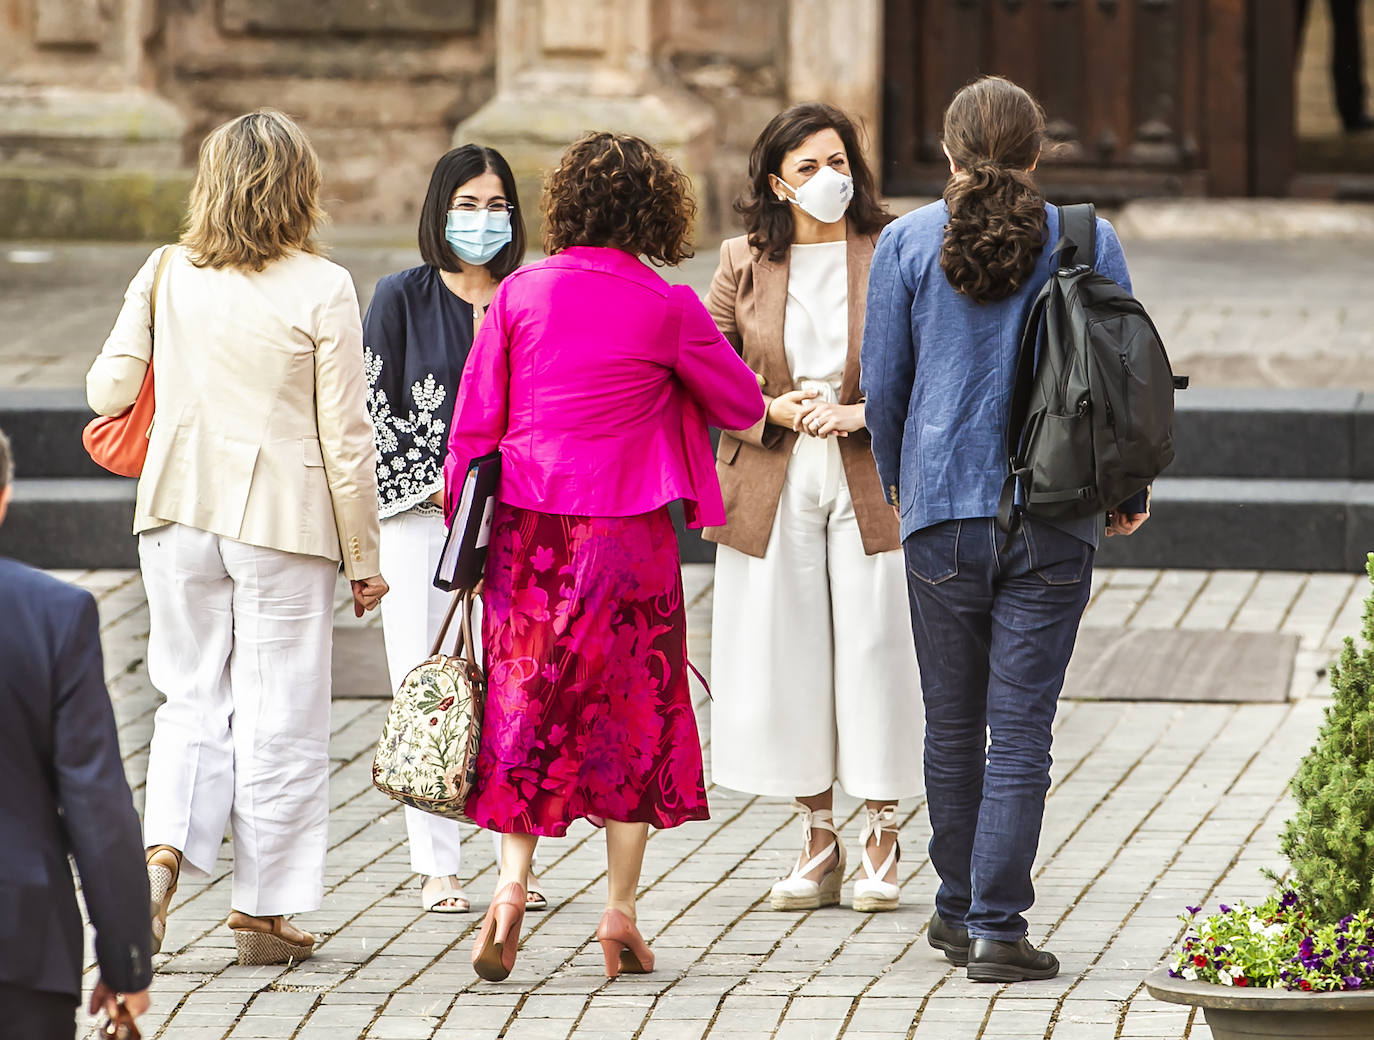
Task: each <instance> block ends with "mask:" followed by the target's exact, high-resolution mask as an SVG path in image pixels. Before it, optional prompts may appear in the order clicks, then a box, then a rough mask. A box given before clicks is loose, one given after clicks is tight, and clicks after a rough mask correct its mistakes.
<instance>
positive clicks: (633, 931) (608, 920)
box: [596, 907, 654, 979]
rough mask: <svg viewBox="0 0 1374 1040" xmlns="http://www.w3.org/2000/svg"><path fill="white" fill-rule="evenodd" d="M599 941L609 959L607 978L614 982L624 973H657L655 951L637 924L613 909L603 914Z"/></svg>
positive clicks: (607, 962) (598, 931)
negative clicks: (655, 970)
mask: <svg viewBox="0 0 1374 1040" xmlns="http://www.w3.org/2000/svg"><path fill="white" fill-rule="evenodd" d="M596 939H597V942H599V943H601V954H602V956H603V957H605V959H606V978H608V979H613V978H615V977H616V976H617V975H619V974H620V973H621V972H624V973H625V974H627V975H647V974H648V973H649V972H651V971H653V970H654V951H653V950H651V949H649V944H648V943H646V942H645V941H644V937H643V936H642V935H640V934H639V929H638V928H636V927H635V923H634V922H633V921H631V920H630V919H629V918H628V917H626V916H625V915H624V914H623V913H621V912H620V911H619V910H616V909H615V908H614V907H612V908H610V909H608V910H607V911H606V912H605V913H604V914H602V915H601V924H600V925H598V926H597V929H596Z"/></svg>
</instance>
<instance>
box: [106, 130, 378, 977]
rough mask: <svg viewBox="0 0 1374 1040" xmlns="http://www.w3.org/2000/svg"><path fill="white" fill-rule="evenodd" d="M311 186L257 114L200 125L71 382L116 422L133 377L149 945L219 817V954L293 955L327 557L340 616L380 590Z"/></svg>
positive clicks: (304, 895) (316, 865) (202, 866)
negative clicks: (163, 224) (187, 187)
mask: <svg viewBox="0 0 1374 1040" xmlns="http://www.w3.org/2000/svg"><path fill="white" fill-rule="evenodd" d="M319 190H320V167H319V161H318V160H317V158H316V156H315V152H314V149H313V148H312V147H311V145H310V142H309V140H308V139H307V138H306V136H305V134H304V133H302V132H301V130H300V128H299V127H297V126H296V124H295V123H293V122H292V121H291V120H290V119H288V118H287V117H286V116H284V115H282V114H281V113H280V112H276V111H272V110H268V109H264V110H261V111H258V112H253V113H250V114H248V115H245V116H240V117H239V118H237V119H234V120H231V121H230V122H228V123H226V124H224V125H223V126H221V127H219V128H218V129H216V130H214V131H213V132H212V133H211V134H210V135H209V137H207V138H206V139H205V142H204V144H202V145H201V149H200V162H199V168H198V169H197V171H196V181H195V185H194V187H193V188H192V190H191V200H190V215H189V219H188V227H187V231H186V233H185V235H183V236H182V239H181V243H180V245H178V246H167V247H164V249H170V250H173V252H172V253H171V254H170V255H168V256H167V258H166V259H167V263H166V264H165V267H164V268H163V269H162V271H161V274H160V277H159V275H158V269H159V262H160V261H161V260H162V259H163V252H164V250H163V249H159V250H157V251H156V252H154V253H153V255H152V256H150V257H149V258H148V261H147V262H146V263H145V264H144V265H143V267H142V269H141V270H140V271H139V272H138V274H137V275H135V276H134V280H133V281H132V282H131V283H130V285H129V290H128V292H127V294H126V295H125V298H124V306H123V309H122V310H121V311H120V312H119V318H118V320H117V321H116V322H115V326H114V330H113V331H112V332H111V333H110V336H109V339H107V340H106V342H105V346H104V349H102V350H101V352H100V356H99V357H98V358H96V361H95V364H94V365H92V366H91V371H90V373H89V374H88V375H87V377H86V389H87V396H88V398H89V401H90V404H91V407H92V408H93V409H94V410H95V411H96V412H98V413H100V414H101V415H119V414H121V413H123V412H124V411H126V410H127V409H128V408H129V406H130V405H131V404H132V403H133V401H134V399H135V398H136V396H137V395H138V392H139V387H140V386H141V384H142V382H143V377H144V375H145V373H146V372H147V370H148V367H149V364H150V357H151V363H152V365H153V367H154V369H155V370H156V386H157V412H156V420H155V422H154V424H153V427H152V431H151V433H150V435H149V441H148V457H147V461H146V463H145V464H144V467H143V473H142V476H141V478H140V480H139V483H138V500H137V505H136V509H135V517H134V531H135V533H137V534H138V536H139V538H138V549H139V559H140V561H141V563H142V568H143V584H144V586H145V588H146V590H147V595H148V614H149V623H150V630H149V634H148V675H149V678H150V679H151V680H152V682H153V685H154V686H156V687H157V688H158V690H159V691H161V693H162V694H163V695H164V696H165V697H166V698H167V700H166V703H165V704H163V705H162V707H161V708H159V709H158V712H157V719H156V722H155V724H154V727H153V738H152V747H151V750H150V752H149V758H148V780H147V805H146V807H145V811H144V821H143V826H144V841H145V842H146V844H147V845H148V878H149V883H150V885H151V888H152V898H153V908H152V913H153V942H154V949H155V950H156V949H160V948H161V946H162V943H163V940H164V936H165V931H166V923H167V908H168V905H169V904H170V902H171V898H172V893H173V892H174V891H175V890H176V883H177V878H178V876H179V873H180V871H181V870H182V869H187V870H190V871H192V872H193V873H196V874H207V873H209V872H210V871H211V870H212V869H213V868H214V865H215V860H216V858H217V857H218V855H219V848H220V843H221V842H222V841H223V839H224V830H225V826H226V825H228V826H229V827H230V829H231V830H232V832H233V843H234V878H233V892H232V907H233V913H231V914H230V916H229V927H230V928H231V929H232V930H233V932H234V935H235V941H236V945H237V948H238V957H239V962H240V963H242V964H271V963H284V962H286V961H288V960H292V959H294V960H301V959H303V958H305V957H309V956H310V954H311V952H312V951H313V949H314V944H315V937H314V936H313V935H311V934H310V933H309V932H306V931H303V930H302V929H300V928H299V927H297V926H296V925H294V924H293V923H292V922H290V921H289V920H288V919H287V918H286V915H287V914H292V913H300V912H304V911H309V910H314V909H317V908H318V907H319V906H320V902H321V900H322V898H323V893H324V860H325V849H326V847H327V833H326V830H327V826H326V825H327V817H328V812H329V709H330V678H331V677H330V648H331V643H332V637H333V607H334V585H335V579H336V577H337V575H338V571H339V563H340V561H342V563H343V568H344V573H345V574H346V575H347V576H348V578H349V579H351V581H352V588H353V597H354V610H355V611H356V613H357V614H358V615H359V616H361V615H362V613H363V611H364V610H371V609H372V608H373V607H375V606H376V605H377V604H378V602H380V600H381V598H382V595H383V594H384V593H385V592H386V582H385V581H383V580H382V578H381V573H380V572H381V565H380V560H379V556H378V537H379V536H378V527H377V485H376V452H375V449H374V448H373V443H372V427H371V424H369V422H368V419H367V380H366V378H365V376H364V375H363V351H362V328H361V325H360V323H359V321H358V299H357V296H356V295H355V293H354V291H353V281H352V279H351V278H350V277H349V275H348V272H347V271H345V270H344V269H343V268H342V267H339V266H337V265H336V264H332V263H330V262H329V261H328V260H326V259H324V258H323V257H321V256H319V255H318V252H317V250H316V247H315V244H314V230H315V226H316V225H317V223H318V222H319V221H320V219H321V218H322V217H323V215H324V214H323V211H322V210H321V209H320V205H319ZM155 282H156V293H157V306H156V344H154V341H153V331H154V330H153V329H152V328H151V325H152V315H151V313H150V309H151V305H150V298H151V296H152V295H153V292H154V286H155Z"/></svg>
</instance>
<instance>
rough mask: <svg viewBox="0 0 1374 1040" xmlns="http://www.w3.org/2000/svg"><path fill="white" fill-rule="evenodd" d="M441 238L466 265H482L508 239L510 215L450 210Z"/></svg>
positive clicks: (476, 210)
mask: <svg viewBox="0 0 1374 1040" xmlns="http://www.w3.org/2000/svg"><path fill="white" fill-rule="evenodd" d="M444 238H445V239H446V240H447V241H448V244H449V245H450V246H452V247H453V251H454V252H455V253H457V254H458V259H460V260H462V261H463V262H464V263H466V264H485V263H486V262H487V261H488V260H490V259H491V258H492V257H494V256H495V255H496V254H497V253H499V252H501V250H502V249H504V248H506V245H507V243H509V242H510V214H509V213H493V212H491V211H490V210H486V209H474V210H462V209H451V210H449V212H448V224H447V226H446V227H445V228H444Z"/></svg>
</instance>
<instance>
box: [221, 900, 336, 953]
mask: <svg viewBox="0 0 1374 1040" xmlns="http://www.w3.org/2000/svg"><path fill="white" fill-rule="evenodd" d="M229 929H230V931H232V932H233V933H234V945H235V946H237V947H238V953H239V963H240V964H245V965H249V964H291V963H293V962H297V961H303V960H308V959H309V958H310V955H311V954H312V953H314V952H315V937H314V936H313V935H311V934H310V933H309V932H307V931H305V930H304V929H301V928H297V927H296V926H295V925H294V924H292V923H291V922H290V921H289V920H287V919H286V918H285V917H281V916H277V917H252V916H250V915H248V914H245V913H242V912H240V911H238V910H235V911H234V912H233V913H231V914H230V915H229Z"/></svg>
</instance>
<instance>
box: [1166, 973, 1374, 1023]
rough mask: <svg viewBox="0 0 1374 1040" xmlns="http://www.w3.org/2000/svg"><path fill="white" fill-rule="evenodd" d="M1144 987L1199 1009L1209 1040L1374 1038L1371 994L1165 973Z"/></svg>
mask: <svg viewBox="0 0 1374 1040" xmlns="http://www.w3.org/2000/svg"><path fill="white" fill-rule="evenodd" d="M1145 988H1146V989H1148V990H1149V991H1150V995H1151V996H1153V997H1155V998H1156V999H1158V1000H1165V1001H1169V1002H1170V1003H1173V1004H1191V1005H1193V1006H1194V1007H1200V1008H1202V1013H1203V1015H1204V1016H1205V1017H1206V1019H1207V1025H1208V1027H1209V1028H1210V1029H1211V1030H1212V1037H1213V1040H1250V1038H1253V1037H1266V1038H1268V1040H1276V1038H1279V1037H1282V1038H1283V1040H1318V1038H1322V1040H1324V1038H1327V1037H1349V1038H1351V1040H1354V1038H1356V1037H1358V1038H1360V1040H1370V1038H1371V1037H1374V990H1354V991H1348V992H1338V993H1302V992H1299V991H1297V990H1288V989H1247V988H1243V987H1242V988H1237V987H1234V986H1220V985H1217V984H1216V983H1214V982H1188V981H1186V980H1184V979H1175V978H1171V977H1170V976H1169V972H1168V970H1167V969H1165V968H1159V969H1157V970H1156V971H1153V972H1151V973H1150V974H1149V975H1147V976H1146V978H1145Z"/></svg>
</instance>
